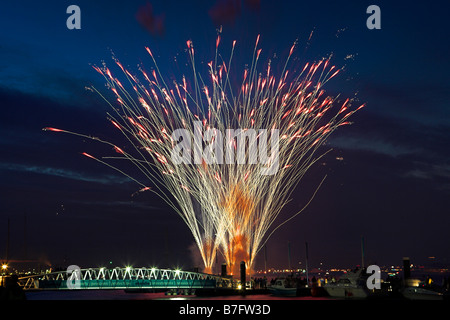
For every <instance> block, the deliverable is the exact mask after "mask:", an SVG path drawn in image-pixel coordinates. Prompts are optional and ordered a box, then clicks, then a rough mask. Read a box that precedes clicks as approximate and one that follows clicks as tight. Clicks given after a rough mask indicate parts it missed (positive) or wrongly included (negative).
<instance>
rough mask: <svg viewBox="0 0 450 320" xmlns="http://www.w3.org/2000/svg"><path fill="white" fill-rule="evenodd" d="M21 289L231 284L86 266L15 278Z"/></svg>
mask: <svg viewBox="0 0 450 320" xmlns="http://www.w3.org/2000/svg"><path fill="white" fill-rule="evenodd" d="M19 285H21V286H22V287H23V288H24V289H25V290H30V289H35V290H46V289H47V290H57V289H62V290H67V289H199V288H217V287H222V288H232V286H233V281H232V279H230V278H224V277H221V276H216V275H211V274H207V273H199V272H192V271H183V270H172V269H158V268H146V267H142V268H132V267H126V268H119V267H117V268H113V269H108V268H87V269H78V270H72V272H67V271H60V272H52V273H45V274H40V275H32V276H26V277H22V278H19Z"/></svg>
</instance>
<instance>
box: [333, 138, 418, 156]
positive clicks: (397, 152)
mask: <svg viewBox="0 0 450 320" xmlns="http://www.w3.org/2000/svg"><path fill="white" fill-rule="evenodd" d="M330 144H331V145H332V146H334V147H337V148H343V149H351V150H362V151H370V152H374V153H378V154H383V155H387V156H391V157H394V158H395V157H399V156H404V155H411V154H417V153H419V152H421V148H419V147H410V146H407V145H401V144H394V143H392V142H389V141H386V140H383V139H382V138H370V137H337V138H334V139H332V140H331V141H330Z"/></svg>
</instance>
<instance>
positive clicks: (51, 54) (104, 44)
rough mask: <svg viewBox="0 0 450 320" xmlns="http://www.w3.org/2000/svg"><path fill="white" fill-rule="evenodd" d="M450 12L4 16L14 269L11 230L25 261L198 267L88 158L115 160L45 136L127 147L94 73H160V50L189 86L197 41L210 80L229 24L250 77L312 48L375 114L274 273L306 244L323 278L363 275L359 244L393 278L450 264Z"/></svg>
mask: <svg viewBox="0 0 450 320" xmlns="http://www.w3.org/2000/svg"><path fill="white" fill-rule="evenodd" d="M393 2H395V3H393ZM71 4H76V5H78V6H79V7H80V9H81V30H69V29H67V27H66V19H67V18H68V17H69V14H66V9H67V7H68V6H69V5H71ZM371 4H376V5H378V6H379V7H380V9H381V29H380V30H369V29H368V28H367V27H366V20H367V18H368V17H369V15H368V14H367V13H366V9H367V7H368V6H369V5H371ZM150 8H151V10H150ZM448 9H449V5H448V3H446V2H445V1H439V2H438V1H436V2H432V3H431V2H430V4H428V3H427V4H423V3H422V4H420V5H416V4H414V3H413V2H410V1H370V2H368V1H358V2H350V1H345V2H344V1H314V2H312V1H310V2H306V1H269V0H260V1H258V0H242V1H238V0H222V1H150V2H148V1H120V2H119V1H75V2H72V1H71V2H68V1H54V2H51V1H40V2H34V1H21V2H17V3H12V2H11V3H4V4H2V8H1V11H0V12H1V13H0V15H1V19H0V30H1V31H0V103H1V110H2V116H1V117H0V133H1V134H0V147H1V150H2V157H1V159H0V175H1V180H0V201H1V209H0V227H1V228H0V244H1V247H0V255H1V256H2V257H3V256H4V255H5V254H4V253H6V238H7V235H6V234H7V220H8V218H9V220H10V226H11V235H10V250H9V256H10V259H13V260H14V259H15V260H20V259H29V260H40V261H49V262H50V263H52V265H64V264H67V263H72V264H78V265H80V266H95V265H98V264H104V263H105V262H108V261H113V263H114V264H115V265H124V264H127V263H132V264H134V265H151V264H156V265H160V266H162V265H167V266H174V265H177V264H178V265H180V266H183V267H185V268H188V267H191V266H192V264H193V262H192V261H190V256H191V255H190V253H189V247H190V246H191V244H192V242H193V241H192V236H191V235H190V233H189V230H188V228H187V226H185V225H184V224H183V222H182V221H181V219H180V218H179V217H178V216H177V215H176V214H175V213H173V212H171V210H170V209H169V208H167V207H166V206H164V205H163V204H161V202H160V201H158V199H157V198H153V197H151V196H150V195H139V196H138V197H136V196H132V194H133V193H134V192H135V191H137V189H138V186H137V185H136V184H134V183H132V182H129V181H128V180H127V179H125V178H124V177H123V176H120V175H118V174H117V173H116V172H113V171H112V170H110V169H108V168H106V167H102V166H101V165H99V164H98V163H96V162H93V161H89V159H87V158H85V157H83V156H82V155H80V153H81V152H90V151H92V152H96V154H99V155H100V154H101V153H102V152H104V153H105V155H106V154H107V153H108V152H109V150H108V149H102V148H99V146H98V145H95V143H94V142H92V141H84V140H83V139H80V138H77V137H73V136H67V135H59V134H54V133H50V132H45V131H42V130H41V129H42V128H44V127H46V126H53V127H58V128H64V129H67V130H71V131H76V132H82V133H87V134H92V135H95V136H99V137H103V138H106V139H107V140H114V138H118V137H117V133H116V132H115V131H114V129H113V128H111V126H110V123H109V122H108V121H107V119H106V112H107V111H108V108H109V107H108V106H107V105H106V104H105V103H104V102H103V101H102V100H101V99H100V98H99V97H98V96H96V95H95V94H92V93H91V92H89V91H86V90H85V87H86V86H90V85H94V86H96V87H97V88H99V89H103V86H104V83H103V79H102V78H101V77H100V76H99V75H98V73H96V72H95V71H94V70H93V69H92V67H91V65H92V64H100V63H101V62H102V61H103V60H104V61H105V62H106V63H108V64H110V63H111V62H112V61H111V50H112V51H114V53H115V54H116V56H117V57H118V58H119V59H120V60H121V62H122V63H123V64H125V65H127V66H129V67H130V68H131V69H133V68H136V66H137V64H139V63H143V65H144V66H151V60H150V58H149V56H148V55H147V53H146V51H145V46H148V47H150V48H151V49H152V51H153V52H154V53H155V55H156V56H157V60H158V65H159V67H160V68H161V70H163V71H164V72H165V73H166V74H167V76H168V77H172V76H175V77H177V78H181V76H182V71H181V70H182V67H183V64H184V63H185V62H187V56H186V53H185V50H184V49H185V46H186V40H188V39H191V40H193V41H194V45H195V48H196V55H197V59H198V60H197V61H198V62H199V64H200V65H201V63H202V61H209V60H210V59H211V57H212V56H213V54H214V47H215V38H216V34H217V32H216V29H217V28H218V27H219V25H222V26H223V33H222V36H223V38H222V42H221V47H222V49H223V51H224V54H225V56H227V54H228V52H229V49H230V48H231V42H232V41H233V40H237V47H236V48H237V49H236V61H237V62H238V63H240V64H241V65H242V68H244V66H245V63H250V62H251V53H252V50H253V46H254V42H255V39H256V37H257V35H258V34H261V41H260V47H261V48H262V49H263V55H265V56H264V58H265V59H266V60H267V59H268V58H269V57H270V58H273V57H274V55H275V54H276V57H279V58H278V59H274V63H276V61H277V60H278V61H280V60H281V61H282V58H281V57H283V56H284V55H286V53H288V51H289V49H290V47H291V45H292V43H293V42H294V41H295V40H296V39H298V46H297V49H296V51H295V53H294V56H296V58H297V59H298V60H297V61H298V63H299V64H304V63H305V62H308V61H313V60H317V59H320V58H322V57H324V56H328V55H329V54H331V53H332V54H333V63H334V64H336V65H337V66H345V72H343V73H342V74H341V75H340V76H339V77H337V78H334V79H333V81H331V82H330V83H329V86H328V90H329V93H330V94H337V93H341V96H342V97H343V98H346V97H353V96H354V94H355V93H357V95H356V97H357V98H358V101H359V102H361V103H364V102H365V103H367V107H366V108H364V109H362V110H361V111H360V112H359V113H357V114H356V115H355V116H354V118H353V121H354V124H353V125H352V126H347V127H344V128H342V129H341V130H339V131H337V132H336V133H335V134H334V136H333V137H332V139H330V140H329V141H328V144H327V145H326V146H325V148H330V147H331V148H333V151H332V152H330V153H329V154H328V155H327V157H326V158H325V159H324V161H323V162H321V163H320V164H318V165H316V166H315V167H313V168H312V170H311V171H310V172H309V173H308V174H307V176H306V177H305V179H304V181H303V182H302V183H301V184H300V186H299V188H298V190H296V192H294V194H293V198H294V199H293V201H292V202H291V203H290V204H289V205H288V206H287V207H286V208H285V210H284V211H283V214H284V215H285V216H284V217H287V216H288V215H289V213H291V212H294V211H295V210H298V208H300V207H302V205H303V204H304V203H305V201H306V200H307V199H308V197H309V195H310V194H311V193H312V192H313V191H314V189H315V187H316V186H317V185H318V183H319V182H320V180H321V179H322V178H323V176H324V175H325V174H327V175H328V177H327V180H326V183H325V185H324V186H323V188H322V189H321V191H320V192H319V194H318V195H317V197H316V198H315V200H314V201H313V203H312V204H311V205H310V206H309V207H308V208H307V209H306V210H305V212H304V213H303V214H302V215H300V216H298V217H297V218H296V219H295V220H294V221H293V222H291V223H290V224H287V225H285V226H283V227H282V228H281V229H279V230H278V231H277V232H276V233H275V234H274V236H273V237H272V238H271V240H270V241H269V243H268V246H267V254H268V260H269V261H268V264H269V265H270V266H272V265H273V266H285V265H287V242H288V241H290V242H291V255H292V261H293V263H295V264H296V263H298V262H299V261H304V242H305V241H308V242H309V244H310V258H311V263H312V264H316V265H317V264H318V263H319V262H323V263H324V264H326V265H345V266H354V265H356V264H358V263H359V262H360V237H361V236H364V237H365V242H366V255H367V260H368V261H370V262H376V263H379V264H385V263H386V264H395V263H400V262H401V259H402V257H403V256H409V257H410V258H411V260H412V262H413V263H414V262H417V263H426V262H428V261H429V259H428V258H427V257H429V256H435V257H436V260H438V261H441V262H446V263H448V262H450V256H449V252H450V251H449V250H448V249H449V245H450V238H449V233H448V232H449V231H448V230H449V225H450V215H449V213H450V212H449V207H450V200H449V199H450V162H449V159H450V157H449V156H450V151H449V146H450V133H449V129H450V106H449V101H450V99H449V98H450V84H449V80H448V79H449V78H448V76H449V71H450V70H449V58H448V57H449V56H450V46H449V41H448V39H449V28H448V22H447V15H448ZM139 12H140V13H139ZM311 31H314V32H313V36H312V38H311V40H310V41H308V38H309V36H310V34H311ZM175 60H176V63H175ZM180 66H181V67H180ZM242 70H243V69H242ZM105 90H106V89H105ZM324 150H325V149H324ZM337 158H343V160H338V159H337ZM130 169H132V168H131V166H130ZM25 217H26V233H24V225H25V224H24V221H25ZM261 258H262V257H261ZM259 261H260V262H262V259H259ZM260 265H263V264H260Z"/></svg>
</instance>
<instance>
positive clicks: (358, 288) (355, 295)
mask: <svg viewBox="0 0 450 320" xmlns="http://www.w3.org/2000/svg"><path fill="white" fill-rule="evenodd" d="M324 288H325V291H326V292H327V293H328V295H329V296H330V297H332V298H347V299H365V298H367V297H368V296H369V290H368V289H367V286H366V277H365V272H364V269H356V270H353V271H351V272H347V273H346V274H344V275H342V276H341V277H340V278H339V280H338V281H336V282H332V283H327V284H325V285H324Z"/></svg>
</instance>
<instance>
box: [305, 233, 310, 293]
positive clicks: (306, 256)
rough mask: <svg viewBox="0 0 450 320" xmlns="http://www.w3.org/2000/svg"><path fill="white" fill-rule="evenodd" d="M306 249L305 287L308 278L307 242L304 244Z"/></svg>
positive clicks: (307, 284) (307, 283)
mask: <svg viewBox="0 0 450 320" xmlns="http://www.w3.org/2000/svg"><path fill="white" fill-rule="evenodd" d="M305 247H306V286H309V277H308V242H305Z"/></svg>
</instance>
